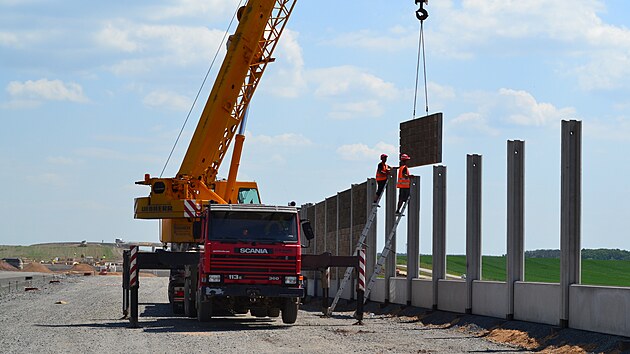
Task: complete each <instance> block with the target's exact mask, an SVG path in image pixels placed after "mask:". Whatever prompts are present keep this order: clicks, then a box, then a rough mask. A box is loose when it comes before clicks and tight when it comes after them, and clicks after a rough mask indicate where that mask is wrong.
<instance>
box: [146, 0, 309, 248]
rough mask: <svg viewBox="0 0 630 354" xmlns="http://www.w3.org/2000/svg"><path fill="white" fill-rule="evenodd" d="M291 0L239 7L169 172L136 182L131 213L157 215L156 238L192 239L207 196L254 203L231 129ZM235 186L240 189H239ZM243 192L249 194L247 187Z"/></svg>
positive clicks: (240, 119)
mask: <svg viewBox="0 0 630 354" xmlns="http://www.w3.org/2000/svg"><path fill="white" fill-rule="evenodd" d="M296 1H297V0H249V1H248V2H247V4H246V5H245V6H243V7H242V8H240V9H239V11H238V18H239V24H238V26H237V28H236V31H235V33H234V34H233V35H232V36H230V40H229V41H228V49H227V53H226V56H225V58H224V60H223V64H222V65H221V68H220V69H219V72H218V74H217V77H216V79H215V82H214V85H213V88H212V91H211V92H210V95H209V97H208V100H207V102H206V105H205V106H204V109H203V112H202V114H201V117H200V119H199V122H198V124H197V127H196V129H195V132H194V135H193V137H192V140H191V142H190V145H189V146H188V150H187V151H186V155H185V156H184V159H183V161H182V164H181V166H180V169H179V172H178V173H177V175H176V177H174V178H152V177H150V176H149V175H145V178H144V180H142V181H139V182H136V184H142V185H149V186H151V192H150V194H149V196H148V197H140V198H136V199H135V208H134V209H135V210H134V216H135V218H137V219H162V227H161V229H162V230H161V241H162V242H176V243H179V242H181V243H193V242H196V239H197V238H198V237H196V236H195V231H194V229H195V227H194V224H193V222H194V219H195V216H196V215H198V213H199V212H200V211H201V209H202V208H203V205H206V204H207V203H208V202H212V203H220V204H226V203H236V202H247V203H250V202H251V203H259V202H260V198H259V196H258V189H257V186H256V184H255V183H254V182H237V181H236V175H237V170H238V164H239V158H240V150H241V147H242V140H243V139H244V137H242V136H241V137H238V135H237V131H238V129H239V126H240V125H241V124H242V122H243V119H244V117H245V114H246V111H247V108H248V106H249V103H250V101H251V99H252V97H253V94H254V91H255V90H256V87H257V86H258V83H259V82H260V78H261V76H262V74H263V73H264V71H265V69H266V67H267V64H269V63H270V62H273V61H274V59H273V57H272V53H273V51H274V49H275V48H276V45H277V44H278V39H279V38H280V35H281V34H282V31H283V30H284V27H285V25H286V23H287V20H288V18H289V16H290V15H291V12H292V11H293V7H294V6H295V3H296ZM235 136H237V139H236V141H237V145H238V146H236V148H235V154H236V157H235V158H233V159H232V166H231V169H230V176H229V181H217V174H218V171H219V167H220V166H221V162H222V161H223V158H224V157H225V155H226V152H227V150H228V148H229V146H230V144H231V142H232V140H233V139H234V138H235ZM239 191H240V192H241V193H240V194H239ZM248 192H249V197H247V196H246V195H247V193H248Z"/></svg>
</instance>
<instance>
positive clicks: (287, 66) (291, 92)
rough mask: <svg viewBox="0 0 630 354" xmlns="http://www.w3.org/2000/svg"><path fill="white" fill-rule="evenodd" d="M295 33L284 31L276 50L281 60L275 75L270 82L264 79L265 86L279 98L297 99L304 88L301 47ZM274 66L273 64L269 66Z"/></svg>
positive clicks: (297, 35)
mask: <svg viewBox="0 0 630 354" xmlns="http://www.w3.org/2000/svg"><path fill="white" fill-rule="evenodd" d="M298 37H299V34H298V33H297V32H294V31H291V30H289V29H285V30H284V32H283V34H282V38H280V41H279V42H278V47H277V48H276V53H277V55H276V56H277V57H278V58H281V59H280V60H278V61H279V63H278V64H275V65H278V67H277V68H274V69H277V71H276V75H275V76H274V77H272V78H270V80H266V79H265V82H266V83H265V85H269V87H271V91H272V92H273V93H274V94H276V95H278V96H280V97H297V96H299V95H300V94H301V93H302V91H303V90H304V89H305V88H306V79H305V77H304V57H303V56H302V47H300V43H299V41H298ZM271 65H274V64H271Z"/></svg>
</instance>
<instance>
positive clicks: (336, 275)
mask: <svg viewBox="0 0 630 354" xmlns="http://www.w3.org/2000/svg"><path fill="white" fill-rule="evenodd" d="M339 199H341V198H339V192H337V198H336V204H337V207H336V208H335V209H336V212H337V215H336V218H335V219H336V220H335V252H334V254H335V255H336V256H339ZM344 256H345V255H344ZM335 284H337V289H339V285H340V281H339V267H335Z"/></svg>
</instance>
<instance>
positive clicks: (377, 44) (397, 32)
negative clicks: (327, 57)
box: [327, 26, 418, 53]
mask: <svg viewBox="0 0 630 354" xmlns="http://www.w3.org/2000/svg"><path fill="white" fill-rule="evenodd" d="M417 36H418V34H417V33H416V29H415V28H414V29H413V30H411V29H403V28H401V27H400V26H396V27H393V28H391V29H389V30H388V31H387V33H382V32H377V31H373V30H361V31H358V32H351V33H345V34H342V35H340V36H338V37H336V38H334V39H332V40H330V41H328V42H327V43H330V44H332V45H335V46H337V47H341V48H361V49H367V50H371V51H378V52H379V53H382V52H394V51H398V50H400V49H405V48H415V47H416V46H417V42H418V38H417Z"/></svg>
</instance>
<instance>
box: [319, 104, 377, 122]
mask: <svg viewBox="0 0 630 354" xmlns="http://www.w3.org/2000/svg"><path fill="white" fill-rule="evenodd" d="M383 113H385V109H384V108H383V107H382V106H381V104H380V103H379V101H377V100H368V101H356V102H346V103H336V104H333V106H332V111H331V112H330V113H329V116H330V117H331V118H333V119H341V120H345V119H353V118H365V117H369V118H375V117H380V116H382V115H383Z"/></svg>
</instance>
